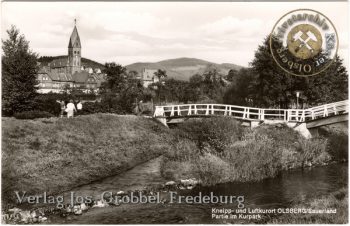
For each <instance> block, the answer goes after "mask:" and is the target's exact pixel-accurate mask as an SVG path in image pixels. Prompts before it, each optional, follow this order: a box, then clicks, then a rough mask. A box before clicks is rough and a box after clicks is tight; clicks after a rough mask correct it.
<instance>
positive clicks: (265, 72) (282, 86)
mask: <svg viewBox="0 0 350 226" xmlns="http://www.w3.org/2000/svg"><path fill="white" fill-rule="evenodd" d="M250 65H251V69H252V71H253V73H254V74H255V75H256V79H254V80H252V81H251V82H252V83H253V84H252V89H251V91H252V92H251V93H250V96H252V98H253V101H254V105H255V106H258V107H279V108H289V107H290V105H291V103H293V102H295V99H296V96H295V92H296V91H297V90H299V91H301V92H302V99H304V101H305V102H307V104H308V105H319V104H325V103H329V102H334V101H340V100H344V99H347V94H348V87H347V84H348V74H347V71H346V69H345V67H344V66H343V64H342V60H341V59H340V58H339V57H338V56H337V57H336V58H335V61H334V63H333V64H332V65H331V66H330V67H329V68H328V69H326V70H325V71H323V72H321V73H319V74H317V75H314V76H311V77H298V76H294V75H290V74H288V73H286V72H285V71H283V70H282V69H281V68H280V67H279V66H278V65H277V64H276V62H275V61H274V59H273V57H272V55H271V52H270V45H269V37H267V38H266V39H265V40H264V42H263V44H262V45H260V46H259V47H258V49H257V51H256V52H255V57H254V59H253V61H252V62H251V63H250Z"/></svg>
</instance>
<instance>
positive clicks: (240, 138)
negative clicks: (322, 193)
mask: <svg viewBox="0 0 350 226" xmlns="http://www.w3.org/2000/svg"><path fill="white" fill-rule="evenodd" d="M174 133H175V137H176V139H175V140H176V141H175V142H174V144H173V146H174V149H175V151H171V152H167V153H166V154H165V158H164V162H163V164H162V174H163V176H164V177H166V178H168V179H171V180H176V179H181V178H192V177H195V178H198V179H200V180H201V181H202V183H203V184H204V185H211V184H216V183H223V182H228V181H242V182H244V181H254V180H261V179H264V178H267V177H273V176H275V175H276V174H278V173H279V172H280V171H281V170H287V169H292V168H299V167H305V166H313V165H323V164H327V163H328V162H330V161H332V160H333V159H334V158H335V156H337V153H338V152H337V150H334V149H332V151H330V148H332V147H330V140H328V139H325V138H322V137H321V138H313V139H309V140H308V139H305V138H304V137H302V136H301V135H300V134H299V133H298V132H296V131H294V130H293V129H291V128H288V127H287V126H285V125H282V124H279V125H269V126H259V127H257V128H255V129H250V128H242V127H241V126H240V125H239V124H238V122H236V120H234V119H232V118H230V117H217V118H211V119H198V120H192V121H190V120H189V121H186V122H184V123H183V124H181V125H179V126H178V128H176V129H175V132H174ZM333 142H334V140H333ZM345 143H346V144H345ZM343 145H346V146H345V148H346V147H347V142H344V143H343ZM343 149H344V147H343Z"/></svg>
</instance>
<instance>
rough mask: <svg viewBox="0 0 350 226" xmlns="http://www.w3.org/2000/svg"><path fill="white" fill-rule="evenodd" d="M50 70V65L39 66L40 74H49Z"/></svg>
mask: <svg viewBox="0 0 350 226" xmlns="http://www.w3.org/2000/svg"><path fill="white" fill-rule="evenodd" d="M49 71H50V67H49V66H42V67H39V70H38V74H47V73H48V72H49Z"/></svg>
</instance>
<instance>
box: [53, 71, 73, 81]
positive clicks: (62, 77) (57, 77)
mask: <svg viewBox="0 0 350 226" xmlns="http://www.w3.org/2000/svg"><path fill="white" fill-rule="evenodd" d="M47 74H48V76H50V78H51V80H52V81H60V82H73V78H72V76H71V75H69V74H66V73H58V72H56V71H50V72H48V73H47Z"/></svg>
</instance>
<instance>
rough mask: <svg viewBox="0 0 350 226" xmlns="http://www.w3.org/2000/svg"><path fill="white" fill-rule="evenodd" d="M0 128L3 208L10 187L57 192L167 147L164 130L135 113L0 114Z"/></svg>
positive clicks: (10, 200)
mask: <svg viewBox="0 0 350 226" xmlns="http://www.w3.org/2000/svg"><path fill="white" fill-rule="evenodd" d="M2 129H3V133H2V199H3V200H2V203H3V208H7V207H8V206H9V207H10V206H17V204H16V196H15V193H14V191H26V193H27V194H32V195H35V194H43V193H44V192H46V193H47V194H51V195H53V194H58V193H62V192H63V191H67V190H70V189H72V188H74V187H77V186H79V185H83V184H88V183H90V182H92V181H96V180H99V179H102V178H105V177H108V176H111V175H116V174H119V173H121V172H124V171H126V170H127V169H130V168H132V167H134V166H136V165H138V164H140V163H142V162H145V161H148V160H150V159H153V158H155V157H156V156H159V155H161V154H162V153H163V152H164V150H167V149H168V148H170V145H169V144H168V142H167V140H168V138H169V134H168V129H167V128H164V127H163V126H162V125H160V124H158V123H156V122H155V121H153V120H150V119H146V118H143V117H136V116H117V115H112V114H95V115H89V116H79V117H76V118H74V119H66V118H63V119H59V118H50V119H37V120H17V119H14V118H3V119H2ZM6 204H8V206H7V205H6Z"/></svg>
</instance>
